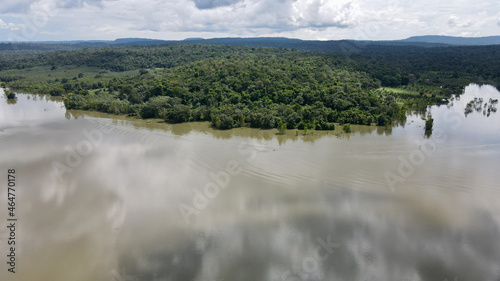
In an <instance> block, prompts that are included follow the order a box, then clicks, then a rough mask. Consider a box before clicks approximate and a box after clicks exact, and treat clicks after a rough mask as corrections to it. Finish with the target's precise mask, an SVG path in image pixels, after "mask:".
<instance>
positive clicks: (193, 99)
mask: <svg viewBox="0 0 500 281" xmlns="http://www.w3.org/2000/svg"><path fill="white" fill-rule="evenodd" d="M478 48H479V49H478ZM499 51H500V50H499ZM5 52H9V51H5ZM0 54H2V52H1V51H0ZM457 57H459V58H461V59H457ZM485 57H489V59H486V58H485ZM499 58H500V52H498V54H497V48H496V47H494V46H488V47H467V48H418V47H393V46H385V47H380V46H379V47H370V48H367V49H366V50H364V51H363V52H361V53H356V54H350V55H349V56H346V54H345V53H332V54H319V53H312V52H305V51H296V50H288V49H282V48H256V47H244V46H214V45H202V44H166V45H159V46H133V47H131V46H129V47H106V48H89V49H82V50H57V51H41V52H40V53H26V54H24V53H23V54H21V55H19V54H17V55H15V56H14V55H10V54H8V55H5V56H1V57H0V81H2V82H4V83H6V84H7V86H8V87H10V88H12V89H22V90H26V91H31V92H37V93H46V94H51V95H55V96H59V95H64V96H65V104H66V107H67V108H69V109H83V110H96V111H102V112H108V113H114V114H128V115H131V116H138V117H141V118H163V119H165V120H166V121H167V122H172V123H178V122H188V121H210V122H212V124H213V126H214V127H216V128H219V129H230V128H234V127H240V126H250V127H254V128H264V129H267V128H278V129H279V131H280V132H283V131H284V130H285V129H295V128H298V129H305V128H309V129H311V128H314V129H333V128H334V123H341V124H366V125H370V124H373V123H376V124H378V125H387V124H390V123H391V122H393V121H394V120H403V119H404V118H405V113H406V111H407V110H409V109H418V110H424V109H425V108H426V106H427V105H429V104H435V103H438V102H440V101H441V99H442V98H443V97H445V96H449V95H450V94H451V93H454V92H459V91H461V87H463V86H465V85H466V84H467V83H470V82H471V81H476V80H478V79H483V80H485V81H486V80H488V81H493V82H496V81H498V75H499V74H500V71H497V70H498V69H497V68H498V67H499V65H500V64H498V63H496V64H495V62H497V61H498V60H499ZM382 86H384V87H385V88H383V87H382ZM396 88H397V89H396ZM347 128H348V126H346V127H344V129H345V130H348V129H347ZM349 129H350V127H349Z"/></svg>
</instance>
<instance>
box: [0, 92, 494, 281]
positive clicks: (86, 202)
mask: <svg viewBox="0 0 500 281" xmlns="http://www.w3.org/2000/svg"><path fill="white" fill-rule="evenodd" d="M0 94H1V99H0V155H1V157H0V167H1V171H0V175H1V176H0V188H1V192H0V221H1V224H2V225H4V226H3V227H1V228H0V249H1V255H2V256H1V258H0V261H2V262H1V263H0V280H16V281H17V280H19V281H20V280H23V281H24V280H26V281H32V280H37V281H45V280H47V281H58V280H61V281H63V280H64V281H68V280H82V281H84V280H85V281H87V280H89V281H98V280H120V281H126V280H175V281H182V280H199V281H201V280H207V281H209V280H231V281H234V280H348V281H351V280H398V281H400V280H405V281H406V280H408V281H410V280H415V281H418V280H429V281H444V280H459V281H464V280H492V281H493V280H496V281H498V280H500V262H499V261H500V242H499V241H500V228H499V226H500V203H499V202H500V172H499V168H500V113H495V112H492V111H491V110H490V115H489V116H487V110H486V111H485V113H484V114H483V111H484V105H482V107H481V110H479V111H476V110H474V111H473V112H472V113H470V114H468V115H467V116H465V114H464V109H465V107H466V104H467V103H468V102H470V101H472V100H473V99H474V97H476V98H483V101H484V102H483V103H488V102H489V99H490V98H492V99H499V98H500V93H499V92H498V91H497V90H496V89H495V88H494V87H491V86H478V85H470V86H468V87H467V88H466V89H465V92H464V94H463V95H461V96H459V97H456V98H454V99H453V100H452V101H451V102H450V103H449V104H448V105H441V106H433V107H431V108H430V112H431V113H432V116H433V118H434V120H435V121H434V130H433V132H432V134H431V135H430V136H429V135H428V134H427V136H426V134H425V133H424V123H425V121H424V120H422V116H421V115H418V114H410V115H409V116H408V119H407V120H406V122H405V123H404V124H401V125H398V126H393V127H390V128H383V127H374V126H352V127H353V132H352V133H351V134H344V133H342V131H341V130H340V126H338V127H339V129H337V130H336V131H329V132H319V131H313V132H308V135H304V132H303V131H300V132H298V135H297V133H296V131H295V130H289V131H287V133H286V134H285V135H282V136H280V135H276V132H277V131H275V130H254V129H248V128H240V129H234V130H230V131H217V130H212V129H211V128H210V127H209V125H208V124H207V123H188V124H177V125H170V124H165V123H164V122H162V121H161V120H148V121H143V120H138V119H133V118H126V117H120V116H114V115H109V114H101V113H92V112H82V111H68V110H66V109H65V108H64V105H63V103H62V101H61V100H60V99H53V98H50V97H47V96H40V95H32V94H18V98H17V100H16V101H8V100H6V98H5V97H4V95H3V93H0ZM488 107H489V105H487V106H486V109H487V108H488ZM8 169H15V176H16V187H15V190H16V191H15V197H16V199H15V202H16V209H15V218H17V221H16V228H15V231H14V235H15V242H16V245H15V255H16V259H15V271H16V273H11V272H9V271H8V269H9V268H11V265H9V264H8V263H7V262H9V259H10V258H9V257H7V255H8V254H9V253H10V247H11V245H8V242H9V239H8V238H9V237H10V236H11V235H12V233H11V231H10V230H9V229H8V228H7V226H8V221H7V219H8V218H10V217H9V211H8V205H7V204H8V202H9V201H8V194H7V184H8V179H7V170H8Z"/></svg>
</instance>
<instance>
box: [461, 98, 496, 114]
mask: <svg viewBox="0 0 500 281" xmlns="http://www.w3.org/2000/svg"><path fill="white" fill-rule="evenodd" d="M483 101H484V100H483V98H477V97H476V98H474V99H473V100H472V101H470V102H469V103H467V106H466V107H465V111H464V114H465V117H467V116H468V115H469V114H471V113H472V112H474V111H476V112H481V111H482V112H483V115H485V116H487V117H490V114H491V113H495V112H497V108H496V105H497V104H498V99H492V98H490V99H489V101H487V102H485V103H484V105H483Z"/></svg>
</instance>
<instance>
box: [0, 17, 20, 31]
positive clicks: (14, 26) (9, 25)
mask: <svg viewBox="0 0 500 281" xmlns="http://www.w3.org/2000/svg"><path fill="white" fill-rule="evenodd" d="M21 27H22V25H21V24H14V23H6V22H4V21H3V20H2V19H0V29H7V30H11V31H17V30H19V29H20V28H21Z"/></svg>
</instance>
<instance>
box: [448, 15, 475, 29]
mask: <svg viewBox="0 0 500 281" xmlns="http://www.w3.org/2000/svg"><path fill="white" fill-rule="evenodd" d="M448 25H449V26H450V27H460V28H463V27H469V26H471V25H472V22H471V21H470V20H467V19H459V18H458V17H457V16H455V15H451V16H450V17H449V18H448Z"/></svg>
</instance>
